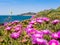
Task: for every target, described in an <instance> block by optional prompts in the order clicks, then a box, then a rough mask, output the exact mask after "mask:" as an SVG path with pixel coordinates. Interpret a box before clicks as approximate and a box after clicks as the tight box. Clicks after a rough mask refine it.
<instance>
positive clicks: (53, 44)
mask: <svg viewBox="0 0 60 45" xmlns="http://www.w3.org/2000/svg"><path fill="white" fill-rule="evenodd" d="M49 45H59V42H58V41H57V40H54V39H52V40H50V41H49Z"/></svg>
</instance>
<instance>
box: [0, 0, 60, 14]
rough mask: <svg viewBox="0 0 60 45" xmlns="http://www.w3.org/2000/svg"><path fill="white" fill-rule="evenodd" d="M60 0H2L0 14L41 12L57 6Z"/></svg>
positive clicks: (0, 1)
mask: <svg viewBox="0 0 60 45" xmlns="http://www.w3.org/2000/svg"><path fill="white" fill-rule="evenodd" d="M59 6H60V0H0V15H9V14H10V11H13V14H21V13H25V12H39V11H41V10H44V9H50V8H57V7H59Z"/></svg>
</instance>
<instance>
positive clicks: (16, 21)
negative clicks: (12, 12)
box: [11, 20, 19, 24]
mask: <svg viewBox="0 0 60 45" xmlns="http://www.w3.org/2000/svg"><path fill="white" fill-rule="evenodd" d="M18 22H19V21H18V20H15V21H13V22H11V24H15V23H18Z"/></svg>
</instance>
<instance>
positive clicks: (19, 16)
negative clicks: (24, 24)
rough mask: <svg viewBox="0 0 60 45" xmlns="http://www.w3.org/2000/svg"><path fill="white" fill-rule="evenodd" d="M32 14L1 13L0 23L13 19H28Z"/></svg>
mask: <svg viewBox="0 0 60 45" xmlns="http://www.w3.org/2000/svg"><path fill="white" fill-rule="evenodd" d="M31 17H32V16H21V15H15V16H14V15H12V16H9V15H1V16H0V23H4V22H12V21H14V20H19V21H23V20H27V19H30V18H31Z"/></svg>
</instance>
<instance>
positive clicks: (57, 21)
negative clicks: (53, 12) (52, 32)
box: [52, 19, 60, 24]
mask: <svg viewBox="0 0 60 45" xmlns="http://www.w3.org/2000/svg"><path fill="white" fill-rule="evenodd" d="M59 22H60V20H58V19H55V20H53V21H52V24H57V23H59Z"/></svg>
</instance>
